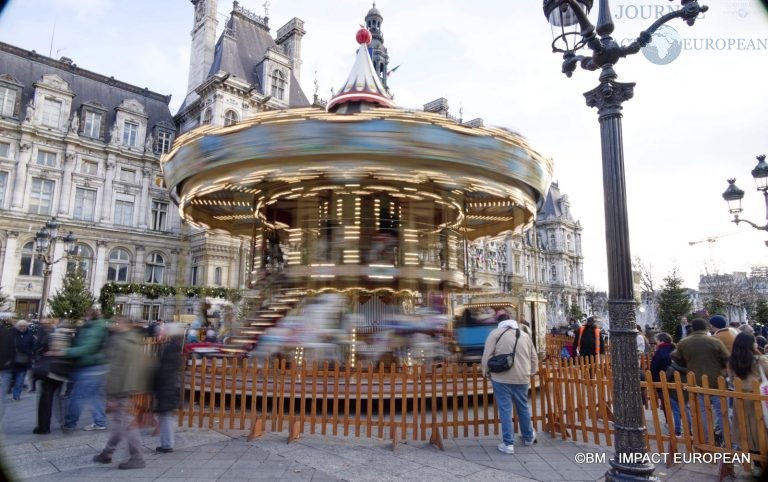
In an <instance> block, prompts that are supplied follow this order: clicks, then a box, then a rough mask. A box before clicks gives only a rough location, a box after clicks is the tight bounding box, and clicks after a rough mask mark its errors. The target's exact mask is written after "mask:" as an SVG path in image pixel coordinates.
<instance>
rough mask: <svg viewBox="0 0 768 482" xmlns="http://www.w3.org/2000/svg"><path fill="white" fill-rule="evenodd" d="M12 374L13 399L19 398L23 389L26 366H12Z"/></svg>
mask: <svg viewBox="0 0 768 482" xmlns="http://www.w3.org/2000/svg"><path fill="white" fill-rule="evenodd" d="M13 376H14V377H15V378H14V380H13V399H14V400H19V399H21V392H22V391H23V390H24V380H25V379H26V378H27V368H26V367H24V368H14V369H13Z"/></svg>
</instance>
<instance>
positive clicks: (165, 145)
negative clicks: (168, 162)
mask: <svg viewBox="0 0 768 482" xmlns="http://www.w3.org/2000/svg"><path fill="white" fill-rule="evenodd" d="M171 144H173V134H171V133H170V132H168V131H158V132H157V152H159V153H160V154H165V153H166V152H169V151H170V150H171Z"/></svg>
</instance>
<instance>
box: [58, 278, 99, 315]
mask: <svg viewBox="0 0 768 482" xmlns="http://www.w3.org/2000/svg"><path fill="white" fill-rule="evenodd" d="M95 301H96V298H94V297H93V294H91V292H90V291H89V290H88V288H87V286H86V284H85V272H84V271H83V270H82V268H80V267H78V268H77V269H74V270H72V271H70V272H68V273H67V275H66V276H65V277H64V284H63V286H62V287H61V289H60V290H58V291H57V292H56V295H55V296H54V297H53V298H51V299H50V307H51V312H52V313H53V316H55V317H58V318H67V319H70V320H77V319H80V318H82V317H83V315H84V314H85V311H86V310H87V309H88V308H90V307H91V306H93V303H94V302H95Z"/></svg>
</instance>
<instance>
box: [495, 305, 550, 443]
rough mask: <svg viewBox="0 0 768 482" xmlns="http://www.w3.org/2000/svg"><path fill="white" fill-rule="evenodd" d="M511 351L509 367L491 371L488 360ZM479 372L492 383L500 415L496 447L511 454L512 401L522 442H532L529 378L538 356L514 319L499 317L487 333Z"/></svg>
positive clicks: (537, 364) (534, 434) (533, 372)
mask: <svg viewBox="0 0 768 482" xmlns="http://www.w3.org/2000/svg"><path fill="white" fill-rule="evenodd" d="M506 354H512V366H511V368H509V369H508V370H506V371H502V372H495V373H491V372H490V370H489V369H488V360H489V359H490V358H491V357H493V356H496V355H506ZM482 367H483V372H484V374H485V376H486V377H489V378H490V379H491V382H492V384H493V397H494V399H495V401H496V405H497V407H498V408H499V418H501V432H502V442H501V443H500V444H499V445H498V446H497V448H498V449H499V451H500V452H503V453H505V454H514V453H515V445H514V443H515V433H514V426H513V425H512V404H513V403H514V404H515V411H516V412H517V417H518V423H519V425H520V432H521V433H522V436H523V444H524V445H526V446H530V445H533V444H535V443H536V432H534V430H533V423H532V422H531V411H530V408H529V407H528V388H529V383H530V381H531V377H532V376H533V375H534V374H536V372H537V371H538V369H539V358H538V355H537V354H536V348H535V347H534V345H533V340H532V339H531V337H530V335H528V334H527V333H526V332H524V331H523V330H521V329H520V327H519V325H518V323H517V321H515V320H503V321H502V322H500V323H499V325H498V327H497V328H496V329H494V330H493V331H491V332H490V333H489V334H488V338H486V340H485V348H484V350H483V358H482Z"/></svg>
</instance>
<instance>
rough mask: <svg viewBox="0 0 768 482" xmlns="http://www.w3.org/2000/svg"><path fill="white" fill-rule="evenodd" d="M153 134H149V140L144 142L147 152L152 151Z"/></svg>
mask: <svg viewBox="0 0 768 482" xmlns="http://www.w3.org/2000/svg"><path fill="white" fill-rule="evenodd" d="M152 143H153V140H152V134H150V135H148V136H147V140H146V141H145V142H144V151H145V152H152Z"/></svg>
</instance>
